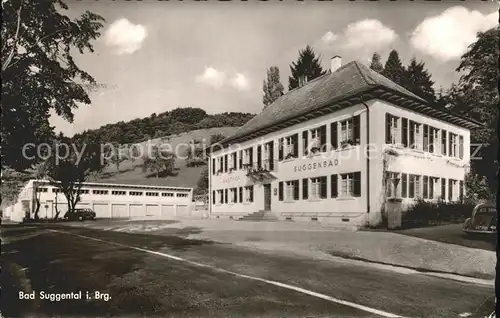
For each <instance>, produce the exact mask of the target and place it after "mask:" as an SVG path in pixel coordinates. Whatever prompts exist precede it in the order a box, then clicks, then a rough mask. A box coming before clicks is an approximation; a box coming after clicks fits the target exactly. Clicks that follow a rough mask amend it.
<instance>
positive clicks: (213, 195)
mask: <svg viewBox="0 0 500 318" xmlns="http://www.w3.org/2000/svg"><path fill="white" fill-rule="evenodd" d="M163 194H165V193H163ZM215 202H216V200H215V190H212V204H215Z"/></svg>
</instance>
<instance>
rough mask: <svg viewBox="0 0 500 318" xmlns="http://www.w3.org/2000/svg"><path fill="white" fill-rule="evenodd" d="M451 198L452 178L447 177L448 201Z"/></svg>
mask: <svg viewBox="0 0 500 318" xmlns="http://www.w3.org/2000/svg"><path fill="white" fill-rule="evenodd" d="M451 200H453V180H452V179H448V201H451Z"/></svg>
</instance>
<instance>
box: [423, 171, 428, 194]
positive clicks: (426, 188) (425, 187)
mask: <svg viewBox="0 0 500 318" xmlns="http://www.w3.org/2000/svg"><path fill="white" fill-rule="evenodd" d="M428 189H429V177H428V176H424V193H423V197H424V199H428V198H429V192H428Z"/></svg>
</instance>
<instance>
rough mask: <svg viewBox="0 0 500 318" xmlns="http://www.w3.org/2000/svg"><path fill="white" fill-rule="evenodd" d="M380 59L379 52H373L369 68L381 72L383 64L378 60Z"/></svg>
mask: <svg viewBox="0 0 500 318" xmlns="http://www.w3.org/2000/svg"><path fill="white" fill-rule="evenodd" d="M380 59H381V57H380V54H378V53H377V52H375V53H373V56H372V63H371V64H370V68H371V69H372V70H374V71H375V72H378V73H382V72H383V71H384V66H383V65H382V62H380Z"/></svg>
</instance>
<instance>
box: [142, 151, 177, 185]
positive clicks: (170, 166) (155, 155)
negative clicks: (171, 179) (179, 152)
mask: <svg viewBox="0 0 500 318" xmlns="http://www.w3.org/2000/svg"><path fill="white" fill-rule="evenodd" d="M175 159H176V156H175V154H174V153H173V152H172V151H169V150H165V149H161V147H159V146H158V145H153V146H152V147H151V149H150V150H149V153H148V154H145V155H144V157H143V171H147V170H149V171H152V172H154V173H155V174H156V177H157V178H159V177H160V173H163V174H166V175H169V174H172V173H173V172H174V169H175Z"/></svg>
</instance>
